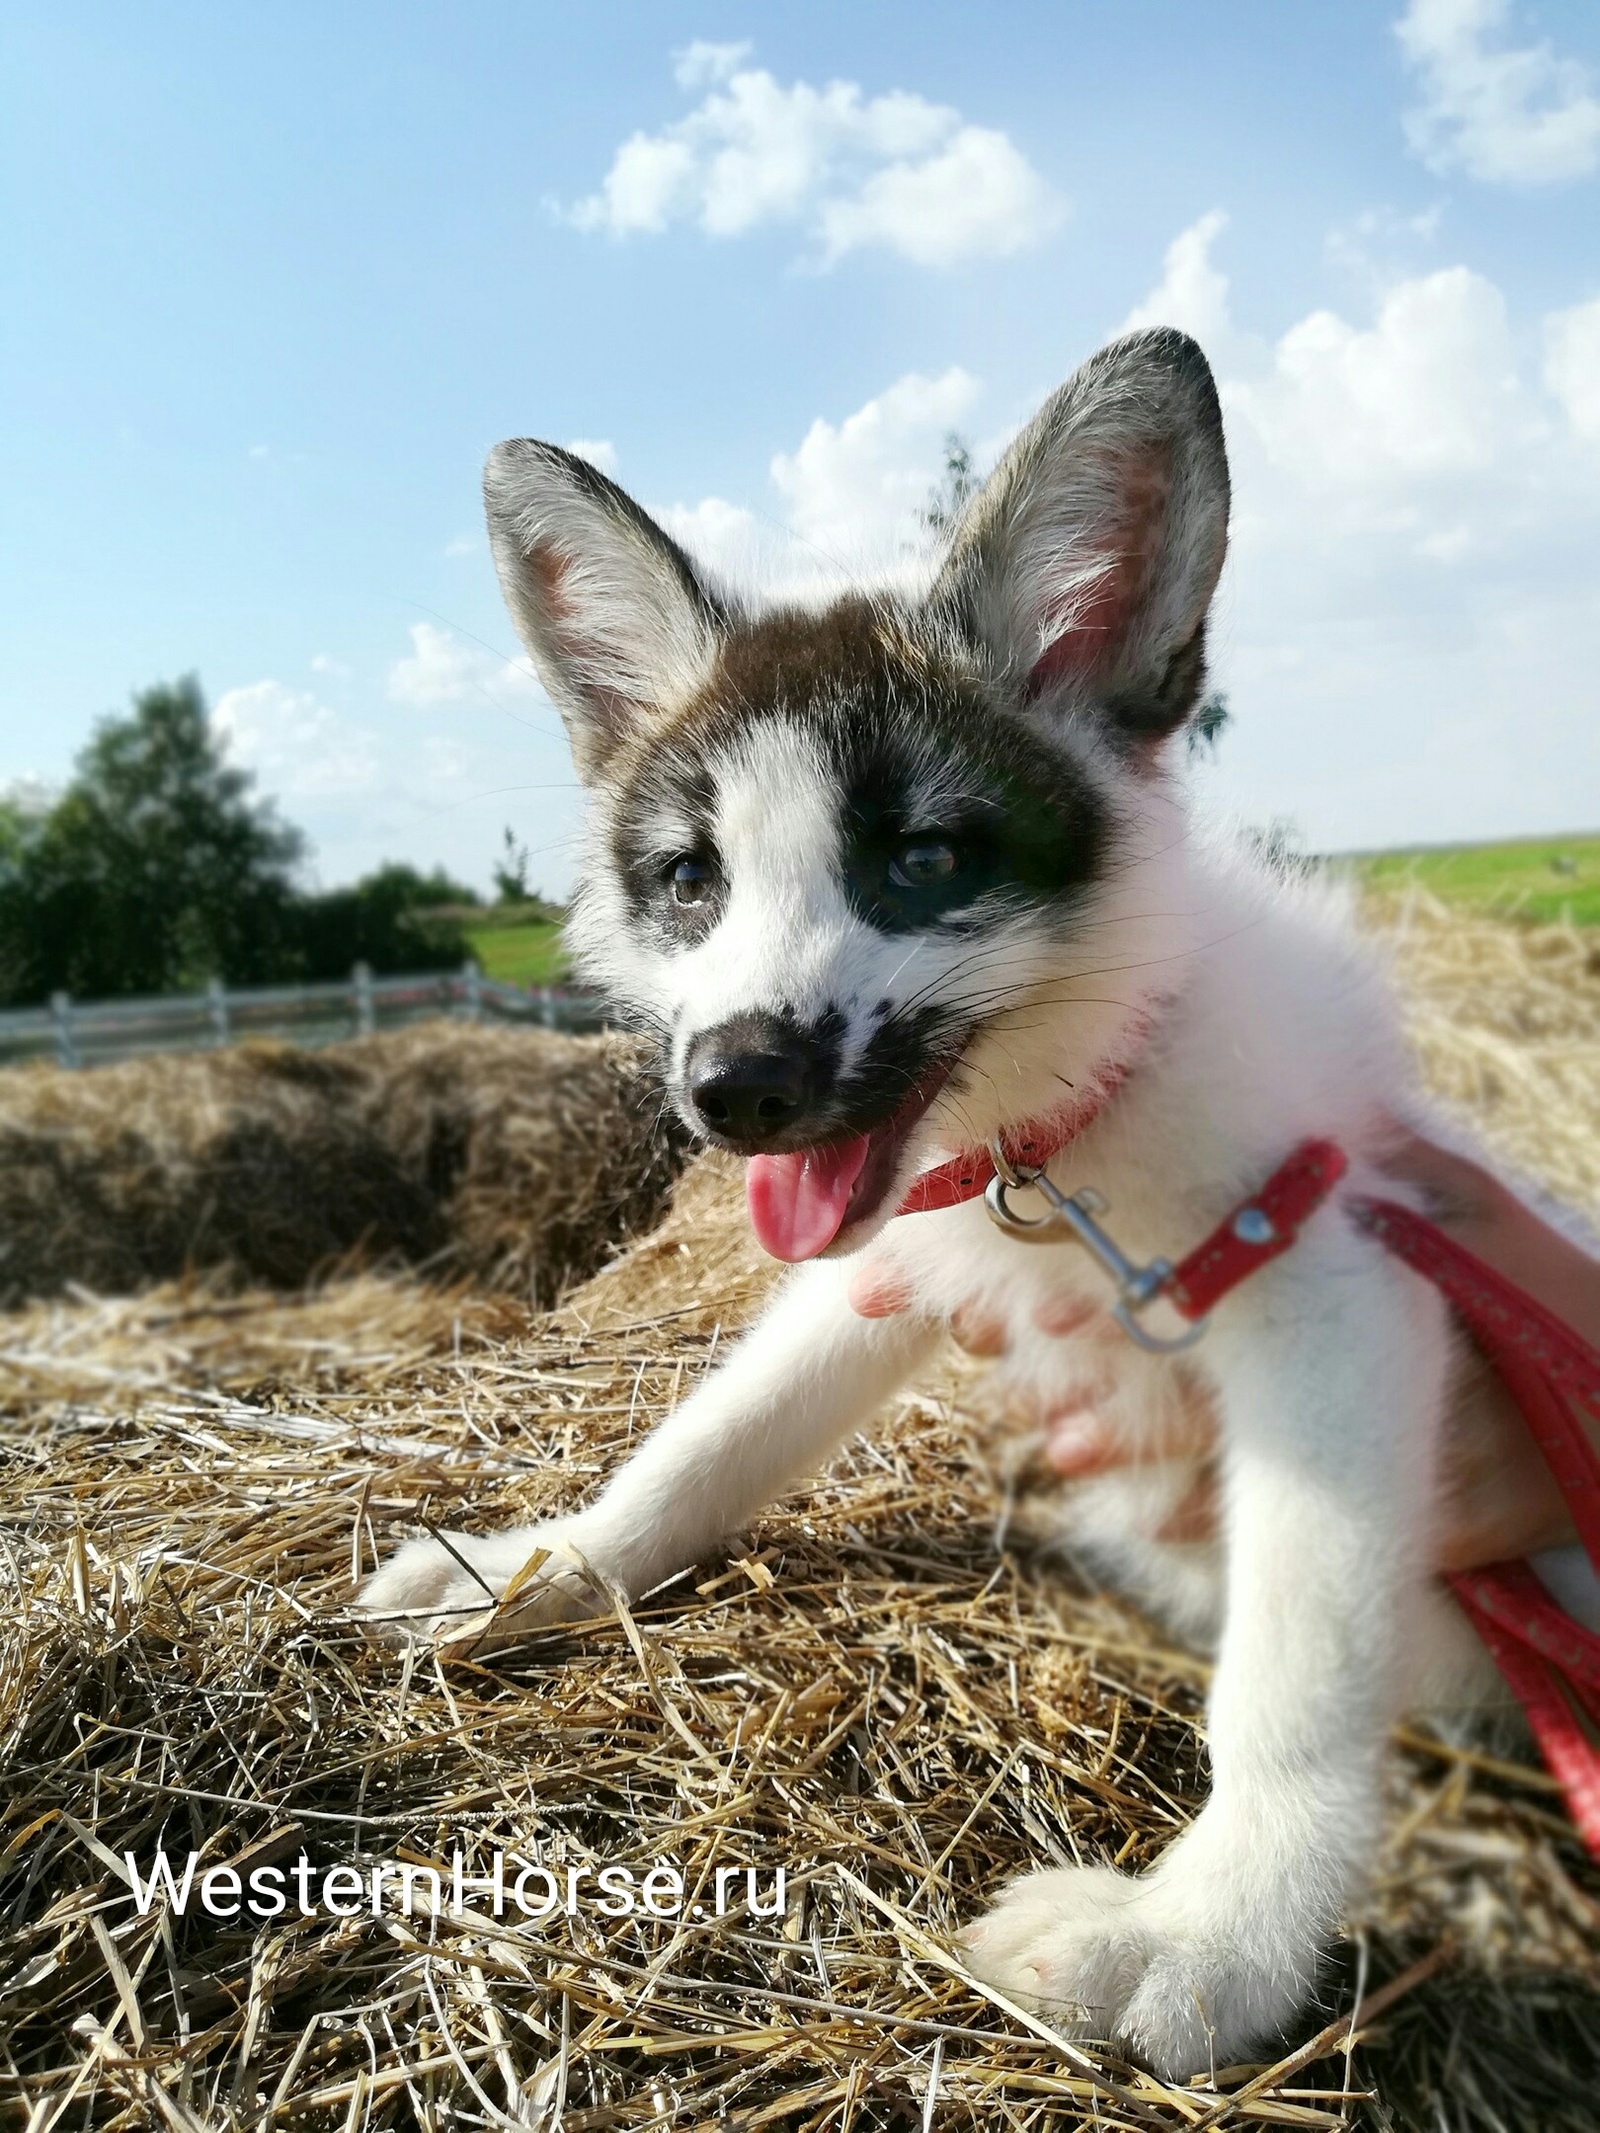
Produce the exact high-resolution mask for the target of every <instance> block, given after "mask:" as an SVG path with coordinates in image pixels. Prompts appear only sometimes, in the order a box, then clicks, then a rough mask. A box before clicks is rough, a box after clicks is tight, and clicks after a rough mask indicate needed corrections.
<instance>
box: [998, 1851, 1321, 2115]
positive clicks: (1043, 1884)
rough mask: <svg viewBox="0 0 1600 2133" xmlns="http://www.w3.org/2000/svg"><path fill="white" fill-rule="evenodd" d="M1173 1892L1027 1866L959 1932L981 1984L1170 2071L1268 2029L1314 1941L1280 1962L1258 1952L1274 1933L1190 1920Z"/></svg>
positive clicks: (1280, 2020) (1291, 1995)
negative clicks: (1256, 1934) (1029, 1870)
mask: <svg viewBox="0 0 1600 2133" xmlns="http://www.w3.org/2000/svg"><path fill="white" fill-rule="evenodd" d="M1177 1894H1178V1892H1177V1891H1176V1890H1175V1889H1173V1888H1172V1887H1170V1886H1166V1887H1164V1886H1163V1885H1162V1883H1161V1881H1160V1879H1159V1878H1157V1877H1152V1878H1150V1879H1146V1880H1135V1879H1134V1878H1133V1877H1132V1876H1131V1875H1127V1874H1119V1873H1116V1872H1114V1871H1113V1870H1112V1869H1111V1868H1110V1867H1068V1868H1065V1869H1062V1870H1059V1871H1055V1872H1050V1873H1042V1874H1029V1875H1028V1876H1027V1877H1026V1878H1025V1879H1024V1880H1022V1881H1018V1882H1016V1883H1014V1884H1013V1885H1012V1887H1011V1888H1009V1889H1008V1890H1007V1891H1006V1893H1005V1894H1004V1895H1003V1896H1002V1897H1001V1898H1000V1900H999V1902H998V1903H997V1904H995V1905H994V1907H993V1909H992V1910H990V1911H988V1912H986V1913H985V1914H984V1916H983V1917H982V1918H979V1919H977V1920H975V1921H974V1923H973V1924H972V1925H970V1926H969V1927H968V1928H967V1929H966V1931H965V1933H963V1934H962V1936H961V1941H962V1945H963V1948H964V1951H965V1954H966V1958H967V1961H968V1962H969V1963H970V1965H971V1967H972V1969H973V1971H974V1972H975V1974H976V1975H977V1976H979V1977H981V1978H984V1979H986V1980H987V1982H988V1983H989V1984H991V1985H997V1986H998V1987H999V1988H1000V1989H1001V1991H1003V1992H1006V1993H1009V1994H1010V1995H1011V1997H1012V1998H1013V1999H1016V2000H1020V2001H1021V2002H1023V2003H1024V2004H1025V2005H1028V2006H1031V2007H1033V2008H1035V2009H1036V2010H1037V2011H1038V2012H1040V2013H1042V2014H1045V2015H1047V2016H1048V2017H1050V2018H1051V2019H1052V2020H1054V2021H1056V2022H1058V2023H1060V2024H1061V2025H1062V2026H1064V2027H1065V2028H1067V2029H1068V2030H1069V2031H1071V2032H1073V2033H1075V2034H1076V2035H1078V2036H1082V2037H1098V2038H1105V2039H1108V2040H1110V2041H1112V2042H1115V2043H1117V2044H1119V2045H1122V2046H1123V2047H1124V2048H1126V2049H1127V2050H1128V2051H1130V2052H1131V2053H1132V2054H1133V2056H1134V2057H1136V2058H1138V2059H1140V2060H1142V2061H1143V2062H1144V2063H1145V2064H1146V2065H1147V2066H1150V2067H1152V2068H1153V2069H1154V2070H1155V2071H1156V2073H1158V2074H1159V2075H1161V2076H1162V2078H1163V2079H1165V2080H1169V2081H1176V2080H1181V2079H1183V2078H1184V2077H1185V2076H1187V2075H1191V2074H1198V2073H1201V2072H1204V2071H1205V2070H1206V2069H1207V2068H1209V2067H1211V2066H1223V2065H1227V2064H1231V2063H1233V2062H1235V2061H1237V2060H1239V2059H1241V2058H1243V2057H1245V2056H1246V2055H1247V2054H1248V2053H1249V2051H1250V2050H1251V2048H1252V2047H1253V2046H1256V2045H1259V2044H1261V2043H1263V2042H1265V2041H1266V2040H1267V2039H1268V2038H1270V2037H1272V2036H1274V2035H1275V2034H1276V2033H1277V2032H1279V2031H1280V2030H1281V2029H1282V2028H1283V2026H1284V2024H1285V2023H1287V2022H1288V2021H1289V2020H1290V2019H1291V2018H1292V2017H1293V2015H1294V2013H1295V2011H1296V2009H1297V2008H1298V2006H1299V2005H1300V2002H1301V2000H1302V1999H1303V1997H1304V1995H1305V1992H1306V1990H1307V1988H1308V1986H1309V1983H1310V1969H1311V1965H1312V1962H1313V1961H1314V1954H1315V1951H1304V1957H1305V1959H1304V1961H1303V1962H1295V1961H1290V1962H1287V1963H1286V1962H1285V1961H1284V1960H1283V1958H1282V1951H1281V1944H1280V1945H1279V1948H1278V1951H1277V1952H1276V1953H1275V1954H1268V1953H1267V1946H1270V1945H1271V1942H1272V1939H1273V1936H1271V1935H1268V1934H1263V1935H1262V1937H1261V1940H1260V1941H1254V1940H1253V1938H1252V1937H1251V1936H1249V1935H1248V1934H1230V1933H1228V1932H1226V1931H1222V1930H1213V1929H1211V1928H1210V1927H1208V1926H1207V1925H1205V1924H1204V1923H1200V1924H1197V1923H1196V1921H1195V1920H1194V1918H1193V1917H1192V1916H1190V1915H1186V1914H1187V1913H1188V1912H1189V1906H1188V1905H1186V1904H1183V1903H1182V1902H1180V1901H1175V1898H1176V1896H1177ZM1263 1943H1265V1944H1267V1945H1266V1946H1264V1945H1263Z"/></svg>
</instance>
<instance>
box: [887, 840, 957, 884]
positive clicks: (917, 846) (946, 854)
mask: <svg viewBox="0 0 1600 2133" xmlns="http://www.w3.org/2000/svg"><path fill="white" fill-rule="evenodd" d="M959 864H960V861H959V860H958V858H957V856H956V848H955V846H954V845H953V844H949V843H947V842H946V841H945V839H944V838H942V837H913V838H912V839H911V840H910V841H909V842H908V843H906V844H903V845H901V847H900V849H899V851H898V852H896V853H895V855H894V857H893V859H891V860H890V862H889V879H890V880H891V881H892V882H893V883H894V885H895V887H896V888H897V889H936V888H938V886H939V884H940V883H941V882H945V881H948V880H949V879H950V877H951V875H952V874H954V872H955V870H956V868H957V866H958V865H959Z"/></svg>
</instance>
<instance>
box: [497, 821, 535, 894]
mask: <svg viewBox="0 0 1600 2133" xmlns="http://www.w3.org/2000/svg"><path fill="white" fill-rule="evenodd" d="M529 856H530V855H529V852H528V847H527V846H526V845H525V844H518V842H517V840H516V837H515V836H514V834H513V833H512V828H511V824H510V823H509V822H508V823H507V824H506V833H505V838H504V840H503V842H502V844H501V847H500V857H499V858H498V859H497V860H496V861H495V864H494V867H493V869H492V872H493V874H494V887H495V894H496V896H498V898H499V899H500V901H501V903H503V904H525V903H526V902H527V900H528V859H529Z"/></svg>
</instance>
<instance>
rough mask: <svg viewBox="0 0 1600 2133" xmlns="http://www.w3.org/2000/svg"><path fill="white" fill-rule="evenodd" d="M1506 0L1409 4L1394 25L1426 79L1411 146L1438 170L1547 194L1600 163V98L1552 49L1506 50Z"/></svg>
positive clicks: (1577, 68)
mask: <svg viewBox="0 0 1600 2133" xmlns="http://www.w3.org/2000/svg"><path fill="white" fill-rule="evenodd" d="M1509 12H1510V10H1509V7H1508V5H1507V0H1411V5H1410V6H1409V7H1408V8H1407V10H1406V13H1405V14H1404V16H1403V17H1402V18H1401V20H1400V21H1399V22H1398V23H1397V24H1396V25H1395V34H1396V36H1397V37H1398V38H1399V40H1400V46H1401V49H1402V51H1403V52H1404V53H1405V56H1406V58H1407V59H1408V60H1409V61H1410V62H1411V64H1412V66H1413V67H1415V68H1416V69H1417V71H1418V73H1419V74H1420V76H1421V81H1422V101H1421V102H1420V103H1419V104H1418V105H1417V106H1416V107H1415V108H1414V109H1413V110H1411V111H1408V112H1407V113H1406V115H1405V129H1406V138H1407V140H1408V141H1409V142H1410V144H1411V147H1412V149H1413V150H1414V152H1415V153H1416V154H1417V155H1419V156H1421V158H1422V159H1423V161H1424V162H1425V163H1426V164H1427V165H1428V166H1429V168H1430V169H1433V170H1438V171H1445V170H1455V169H1460V170H1464V171H1465V172H1466V173H1467V175H1468V176H1469V177H1473V178H1480V179H1482V180H1483V181H1484V182H1485V183H1487V184H1504V185H1548V184H1554V183H1556V182H1558V181H1560V180H1562V179H1567V178H1582V177H1586V176H1587V175H1588V174H1589V172H1590V171H1592V170H1593V169H1594V168H1595V166H1596V164H1597V163H1600V98H1597V97H1596V96H1595V95H1594V93H1593V89H1592V85H1591V80H1590V76H1589V73H1588V70H1587V69H1586V68H1585V67H1583V66H1581V65H1580V64H1579V63H1578V62H1577V61H1576V60H1572V59H1563V58H1561V57H1560V56H1558V55H1557V54H1556V53H1555V52H1554V51H1552V49H1551V48H1550V46H1549V45H1548V44H1547V43H1541V44H1534V45H1525V46H1519V47H1516V48H1510V49H1508V48H1506V47H1505V46H1503V45H1499V46H1496V45H1491V42H1490V40H1491V39H1492V38H1493V37H1494V36H1495V35H1496V33H1498V32H1502V31H1503V30H1504V29H1505V26H1506V21H1507V17H1508V15H1509Z"/></svg>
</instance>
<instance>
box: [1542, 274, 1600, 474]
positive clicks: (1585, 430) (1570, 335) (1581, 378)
mask: <svg viewBox="0 0 1600 2133" xmlns="http://www.w3.org/2000/svg"><path fill="white" fill-rule="evenodd" d="M1544 380H1545V384H1546V385H1547V386H1548V387H1549V389H1550V391H1551V393H1552V394H1553V395H1554V396H1555V398H1556V399H1557V400H1559V401H1560V403H1561V405H1562V407H1563V409H1564V410H1565V411H1566V417H1567V420H1568V421H1569V422H1570V423H1571V424H1572V427H1573V429H1574V430H1576V432H1577V433H1578V435H1579V436H1580V437H1583V438H1586V439H1587V440H1588V441H1589V443H1590V444H1600V296H1597V297H1595V298H1594V299H1593V301H1592V302H1590V303H1587V304H1575V305H1574V306H1573V308H1572V309H1571V310H1570V311H1554V312H1552V313H1551V314H1550V316H1549V318H1547V319H1546V320H1545V341H1544Z"/></svg>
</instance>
